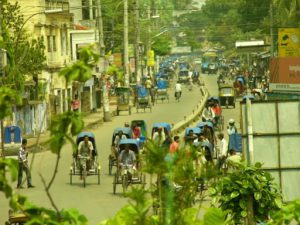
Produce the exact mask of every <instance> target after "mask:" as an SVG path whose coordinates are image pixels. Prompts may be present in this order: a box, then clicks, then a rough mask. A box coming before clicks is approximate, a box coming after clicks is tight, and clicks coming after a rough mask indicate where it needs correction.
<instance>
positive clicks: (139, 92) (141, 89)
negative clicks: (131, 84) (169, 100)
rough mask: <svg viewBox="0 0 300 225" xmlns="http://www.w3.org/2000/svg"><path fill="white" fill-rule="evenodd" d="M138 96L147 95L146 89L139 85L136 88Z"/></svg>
mask: <svg viewBox="0 0 300 225" xmlns="http://www.w3.org/2000/svg"><path fill="white" fill-rule="evenodd" d="M137 93H138V97H139V98H144V97H147V96H148V94H149V93H148V90H147V89H146V88H145V87H144V86H139V87H138V89H137Z"/></svg>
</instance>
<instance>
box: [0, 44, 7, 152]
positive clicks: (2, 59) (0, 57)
mask: <svg viewBox="0 0 300 225" xmlns="http://www.w3.org/2000/svg"><path fill="white" fill-rule="evenodd" d="M6 65H7V52H6V50H5V49H2V48H0V74H2V78H3V77H4V75H5V74H4V67H5V66H6ZM0 129H1V149H2V152H1V154H0V156H4V154H3V152H4V126H3V119H2V120H1V121H0Z"/></svg>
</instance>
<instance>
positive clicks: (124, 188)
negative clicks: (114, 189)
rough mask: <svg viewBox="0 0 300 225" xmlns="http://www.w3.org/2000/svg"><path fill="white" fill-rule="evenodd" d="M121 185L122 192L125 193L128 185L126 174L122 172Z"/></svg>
mask: <svg viewBox="0 0 300 225" xmlns="http://www.w3.org/2000/svg"><path fill="white" fill-rule="evenodd" d="M122 187H123V194H125V193H126V191H127V187H128V175H127V174H124V175H123V176H122Z"/></svg>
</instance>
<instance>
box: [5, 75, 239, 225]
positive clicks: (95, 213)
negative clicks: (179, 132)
mask: <svg viewBox="0 0 300 225" xmlns="http://www.w3.org/2000/svg"><path fill="white" fill-rule="evenodd" d="M204 80H205V83H206V87H207V88H208V90H209V92H210V93H211V95H217V86H216V76H215V75H210V76H208V75H204ZM169 94H170V102H169V103H167V102H164V103H160V102H159V103H158V104H156V105H155V106H154V107H153V110H152V113H150V112H149V111H148V110H146V112H145V113H144V112H140V113H136V112H135V110H134V111H133V112H134V113H133V114H132V115H130V116H129V115H128V114H127V113H126V112H121V114H120V116H117V117H114V118H113V120H112V122H106V123H104V124H102V125H101V126H99V127H98V128H96V129H94V130H91V131H92V132H94V133H95V136H96V139H97V140H96V144H97V148H98V153H99V161H100V164H101V166H102V171H101V184H100V185H98V184H97V178H96V176H89V177H88V178H87V186H86V188H84V187H83V184H82V181H81V180H80V179H79V177H75V178H74V179H73V185H70V183H69V170H70V165H71V162H72V150H71V146H70V145H69V144H66V145H65V146H64V148H63V151H62V155H61V160H60V165H59V168H58V172H57V176H56V179H55V181H54V183H53V187H52V188H51V190H50V192H51V194H52V197H53V200H54V201H55V203H56V205H57V206H58V208H59V209H68V208H76V209H78V210H79V211H80V212H81V213H82V214H84V215H86V217H87V218H88V220H89V224H92V225H96V224H99V222H100V221H102V220H104V219H107V218H109V217H112V216H114V215H115V213H116V212H117V211H118V210H119V209H120V208H121V207H122V206H124V205H125V204H126V203H127V199H126V198H124V197H123V196H122V195H121V194H116V195H114V194H113V193H112V190H113V189H112V181H113V176H110V175H108V156H109V154H110V146H111V138H112V133H113V130H114V129H115V128H116V127H122V126H123V125H124V122H127V121H128V122H130V121H131V120H133V119H143V120H145V121H146V123H147V125H148V133H150V130H151V126H152V124H153V123H155V122H168V123H170V124H173V123H176V122H179V121H180V120H182V119H183V118H184V116H187V115H189V114H191V112H192V110H193V109H195V108H196V105H197V104H198V102H199V100H200V98H201V93H200V89H199V88H198V87H196V86H195V87H194V88H193V90H192V91H189V90H188V89H187V88H185V87H184V88H183V95H182V98H181V100H180V102H176V101H175V99H174V96H173V90H170V92H169ZM224 115H225V120H228V119H229V117H230V118H231V117H233V118H235V119H236V120H237V119H238V110H237V109H235V110H234V109H226V110H224ZM30 160H31V157H30ZM55 160H56V158H55V155H54V154H52V153H51V152H50V151H45V152H41V153H37V154H35V158H34V164H33V170H32V178H33V184H34V185H36V187H35V188H34V189H21V190H17V189H16V190H15V191H16V192H19V193H20V194H22V195H25V196H27V197H28V198H29V199H30V201H31V202H33V203H34V204H36V205H39V206H45V207H51V205H50V201H49V199H48V198H47V196H46V194H45V190H44V188H43V184H42V182H41V178H40V175H39V174H42V176H43V177H44V178H45V179H46V181H49V180H50V177H51V175H52V173H53V169H54V167H55V165H54V163H55ZM12 185H13V187H15V186H16V184H12ZM117 192H118V193H121V187H117ZM7 212H8V201H7V200H6V199H5V197H4V195H3V194H2V193H1V195H0V224H3V223H4V221H5V220H6V219H7Z"/></svg>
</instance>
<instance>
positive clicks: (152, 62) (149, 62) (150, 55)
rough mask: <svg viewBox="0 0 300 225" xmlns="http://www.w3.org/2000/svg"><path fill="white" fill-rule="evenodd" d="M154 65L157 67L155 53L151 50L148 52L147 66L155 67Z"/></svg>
mask: <svg viewBox="0 0 300 225" xmlns="http://www.w3.org/2000/svg"><path fill="white" fill-rule="evenodd" d="M154 65H155V59H154V51H153V50H149V51H148V52H147V66H154Z"/></svg>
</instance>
